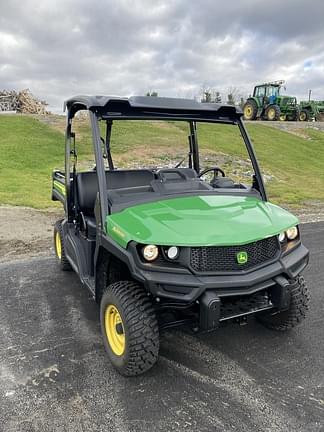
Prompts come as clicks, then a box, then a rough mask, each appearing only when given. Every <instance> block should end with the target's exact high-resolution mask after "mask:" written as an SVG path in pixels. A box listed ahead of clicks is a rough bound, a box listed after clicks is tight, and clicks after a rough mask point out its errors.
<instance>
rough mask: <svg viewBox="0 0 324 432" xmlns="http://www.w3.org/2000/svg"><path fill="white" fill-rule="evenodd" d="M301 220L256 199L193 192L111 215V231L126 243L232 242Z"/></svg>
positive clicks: (261, 235)
mask: <svg viewBox="0 0 324 432" xmlns="http://www.w3.org/2000/svg"><path fill="white" fill-rule="evenodd" d="M297 223H298V219H297V218H296V217H295V216H293V215H292V214H290V213H288V212H287V211H285V210H283V209H281V208H280V207H278V206H275V205H273V204H270V203H268V202H264V201H261V200H260V199H258V198H256V197H246V196H245V197H241V196H224V195H221V196H219V195H212V196H190V197H185V198H183V197H182V198H173V199H168V200H161V201H156V202H151V203H146V204H140V205H137V206H133V207H129V208H127V209H125V210H122V211H121V212H119V213H114V214H112V215H110V216H107V219H106V231H107V232H108V234H109V235H110V236H111V237H112V238H113V239H114V240H115V241H117V242H118V243H119V244H120V245H121V246H123V247H126V246H127V244H128V242H129V241H131V240H134V241H136V242H138V243H143V244H157V245H177V246H229V245H241V244H246V243H251V242H253V241H257V240H261V239H263V238H265V237H270V236H273V235H275V234H279V233H280V232H281V231H283V230H285V229H287V228H290V227H291V226H293V225H296V224H297Z"/></svg>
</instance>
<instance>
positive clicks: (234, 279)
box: [133, 244, 309, 303]
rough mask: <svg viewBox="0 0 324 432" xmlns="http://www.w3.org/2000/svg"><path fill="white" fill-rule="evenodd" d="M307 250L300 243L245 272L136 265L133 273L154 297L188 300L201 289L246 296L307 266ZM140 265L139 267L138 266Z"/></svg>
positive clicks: (190, 300)
mask: <svg viewBox="0 0 324 432" xmlns="http://www.w3.org/2000/svg"><path fill="white" fill-rule="evenodd" d="M308 260H309V252H308V250H307V249H306V248H305V246H303V245H302V244H300V245H299V246H297V247H296V248H295V249H294V250H293V251H291V252H290V253H288V254H287V255H285V256H282V257H280V258H279V259H278V260H277V261H275V262H273V263H271V264H268V265H265V266H263V267H260V268H256V269H252V270H250V271H247V272H236V273H235V274H233V273H231V274H229V275H225V274H223V275H217V276H216V275H215V276H214V275H208V276H207V275H206V276H201V275H199V276H198V275H194V274H192V273H190V272H189V271H182V272H181V273H179V272H172V273H170V272H167V271H155V270H143V268H141V269H139V268H138V267H137V271H136V272H135V274H134V275H133V276H134V277H135V278H136V279H138V280H140V281H141V282H142V283H143V284H144V286H145V287H146V289H147V290H148V291H149V292H150V293H152V294H153V296H155V297H160V298H166V299H170V300H181V301H182V302H186V303H192V302H194V301H195V300H197V299H198V298H199V297H200V296H201V295H202V294H203V293H204V292H205V291H208V290H213V291H214V292H216V293H217V295H218V296H219V297H229V296H236V295H249V294H254V293H256V292H257V291H261V290H264V289H266V288H269V287H271V286H274V285H277V284H278V280H280V281H281V283H284V281H288V280H289V279H294V278H295V277H296V276H297V275H298V274H299V273H301V272H302V271H303V270H304V268H305V267H306V266H307V264H308ZM142 267H143V266H142Z"/></svg>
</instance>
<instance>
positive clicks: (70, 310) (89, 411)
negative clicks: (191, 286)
mask: <svg viewBox="0 0 324 432" xmlns="http://www.w3.org/2000/svg"><path fill="white" fill-rule="evenodd" d="M302 232H303V236H304V237H303V238H304V242H305V244H306V246H307V247H309V249H310V251H311V262H310V265H309V267H308V269H307V270H306V271H305V277H306V279H307V281H308V284H309V287H310V289H311V293H312V299H311V304H310V310H309V314H308V317H307V319H306V320H305V321H304V322H303V323H302V324H301V325H300V326H299V327H297V328H296V329H294V330H293V331H291V332H287V333H277V332H273V331H270V330H267V329H265V328H263V327H262V325H260V324H259V323H257V322H256V321H254V320H253V319H252V320H250V322H249V323H248V324H247V325H246V326H243V327H240V326H238V325H237V324H229V325H227V326H226V327H223V328H220V329H218V330H217V331H216V332H214V333H213V334H209V335H204V336H192V335H190V334H188V333H186V332H182V331H179V330H177V331H173V332H171V331H170V332H168V333H165V334H164V335H163V336H162V338H161V350H160V357H159V361H158V363H157V364H156V366H155V367H154V368H153V369H152V370H151V371H149V372H148V373H147V374H146V375H144V376H141V377H136V378H123V377H121V376H120V375H118V374H117V373H116V372H115V371H114V369H113V368H112V366H111V365H110V363H109V361H108V359H107V357H106V355H105V352H104V349H103V345H102V343H101V336H100V329H99V323H98V307H97V305H96V304H95V303H94V302H93V301H92V300H91V299H90V298H89V296H88V293H87V291H86V289H85V288H83V287H82V286H81V284H80V283H79V281H78V278H77V276H76V275H75V274H74V273H64V272H61V271H60V270H59V269H58V268H57V266H56V263H55V260H54V258H53V257H48V258H38V259H31V260H26V261H16V262H13V263H8V264H2V265H0V431H4V432H20V431H28V432H32V431H33V432H34V431H35V432H36V431H37V432H43V431H44V432H45V431H46V432H50V431H68V432H73V431H78V432H80V431H87V432H88V431H105V432H107V431H118V432H128V431H132V432H133V431H141V432H146V431H150V432H151V431H164V432H168V431H208V432H209V431H217V432H218V431H219V432H225V431H237V432H261V431H262V432H268V431H269V432H270V431H271V432H277V431H278V432H279V431H280V432H281V431H282V432H290V431H291V432H299V431H303V432H319V431H324V361H323V355H324V337H323V336H324V313H323V312H324V223H316V224H307V225H304V226H303V227H302Z"/></svg>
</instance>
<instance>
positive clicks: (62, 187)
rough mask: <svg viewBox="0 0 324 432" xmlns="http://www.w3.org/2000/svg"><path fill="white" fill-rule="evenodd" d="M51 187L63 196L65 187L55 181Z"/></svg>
mask: <svg viewBox="0 0 324 432" xmlns="http://www.w3.org/2000/svg"><path fill="white" fill-rule="evenodd" d="M53 187H54V189H56V190H57V191H58V192H59V193H60V194H62V195H63V196H65V185H64V184H62V183H60V182H58V181H57V180H54V181H53Z"/></svg>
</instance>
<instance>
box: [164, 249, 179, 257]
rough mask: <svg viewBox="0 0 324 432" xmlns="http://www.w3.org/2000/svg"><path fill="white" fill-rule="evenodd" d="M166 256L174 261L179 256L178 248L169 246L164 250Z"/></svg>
mask: <svg viewBox="0 0 324 432" xmlns="http://www.w3.org/2000/svg"><path fill="white" fill-rule="evenodd" d="M166 254H167V257H168V258H169V259H170V260H174V259H176V258H178V256H179V248H178V247H177V246H171V247H169V249H167V250H166Z"/></svg>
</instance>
